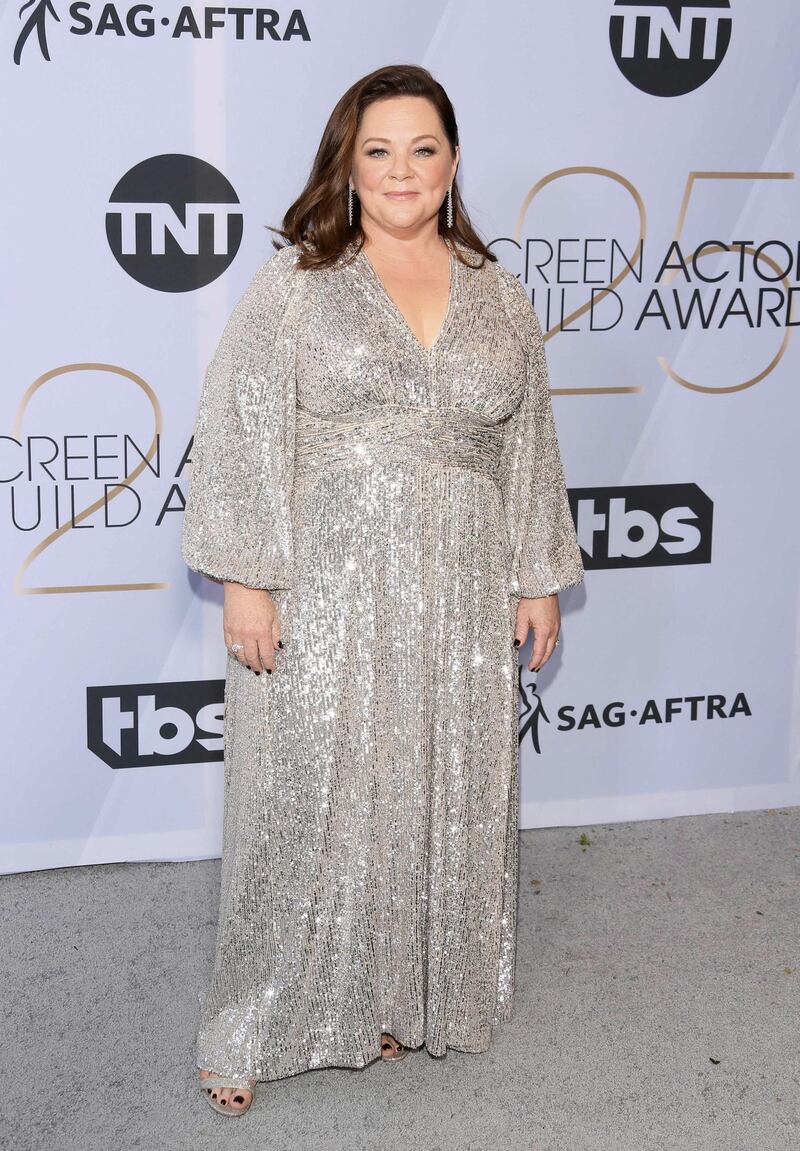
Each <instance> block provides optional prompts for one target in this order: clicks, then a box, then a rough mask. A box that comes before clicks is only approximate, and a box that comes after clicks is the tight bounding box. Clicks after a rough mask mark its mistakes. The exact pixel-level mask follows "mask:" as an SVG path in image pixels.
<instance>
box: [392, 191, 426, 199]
mask: <svg viewBox="0 0 800 1151" xmlns="http://www.w3.org/2000/svg"><path fill="white" fill-rule="evenodd" d="M384 195H385V196H388V197H389V199H390V200H408V199H409V198H410V197H411V196H418V195H419V192H384Z"/></svg>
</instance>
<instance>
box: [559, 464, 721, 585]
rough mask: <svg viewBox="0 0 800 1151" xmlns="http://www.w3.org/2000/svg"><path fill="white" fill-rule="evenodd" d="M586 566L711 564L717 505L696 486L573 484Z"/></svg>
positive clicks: (574, 510)
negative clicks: (714, 514) (576, 485)
mask: <svg viewBox="0 0 800 1151" xmlns="http://www.w3.org/2000/svg"><path fill="white" fill-rule="evenodd" d="M569 500H570V507H571V509H572V516H573V519H574V520H575V526H576V530H577V536H578V543H579V544H580V546H581V549H582V551H583V561H584V567H585V568H587V570H589V569H592V568H632V567H664V566H666V565H669V564H708V563H711V524H712V518H713V510H714V505H713V503H712V501H711V500H710V499H709V498H708V496H707V495H706V494H705V492H703V491H701V489H700V488H699V487H698V486H697V484H643V485H641V486H639V487H625V488H572V489H570V492H569Z"/></svg>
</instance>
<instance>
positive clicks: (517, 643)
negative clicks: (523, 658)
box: [514, 639, 519, 647]
mask: <svg viewBox="0 0 800 1151" xmlns="http://www.w3.org/2000/svg"><path fill="white" fill-rule="evenodd" d="M514 647H519V640H518V639H515V640H514Z"/></svg>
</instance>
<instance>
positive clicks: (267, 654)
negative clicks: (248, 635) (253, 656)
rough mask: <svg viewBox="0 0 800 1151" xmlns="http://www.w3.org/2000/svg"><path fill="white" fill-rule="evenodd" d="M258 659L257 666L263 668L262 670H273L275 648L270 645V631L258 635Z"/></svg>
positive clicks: (270, 672)
mask: <svg viewBox="0 0 800 1151" xmlns="http://www.w3.org/2000/svg"><path fill="white" fill-rule="evenodd" d="M258 659H259V662H258V667H259V668H263V669H264V671H266V672H269V674H272V672H273V671H274V670H275V649H274V647H273V646H272V635H271V632H268V633H266V634H265V635H261V636H259V639H258Z"/></svg>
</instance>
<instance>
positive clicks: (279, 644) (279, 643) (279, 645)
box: [278, 639, 283, 647]
mask: <svg viewBox="0 0 800 1151" xmlns="http://www.w3.org/2000/svg"><path fill="white" fill-rule="evenodd" d="M278 647H283V640H282V639H279V640H278Z"/></svg>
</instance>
